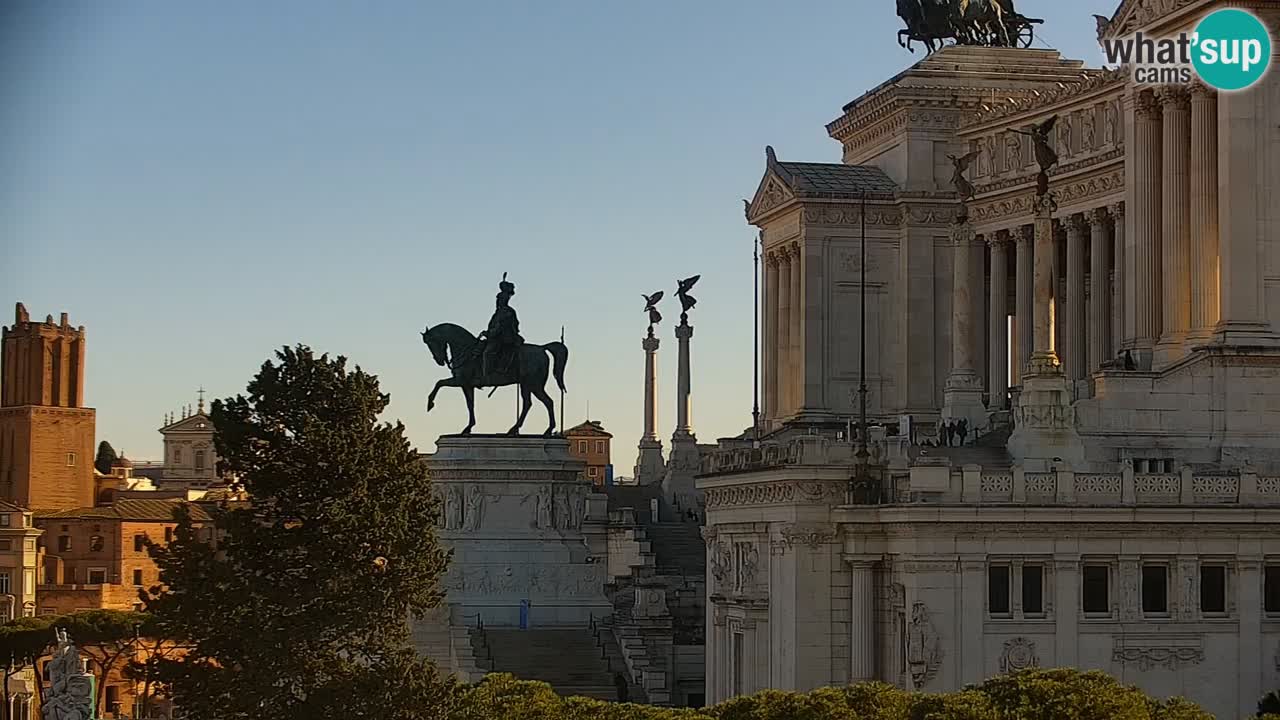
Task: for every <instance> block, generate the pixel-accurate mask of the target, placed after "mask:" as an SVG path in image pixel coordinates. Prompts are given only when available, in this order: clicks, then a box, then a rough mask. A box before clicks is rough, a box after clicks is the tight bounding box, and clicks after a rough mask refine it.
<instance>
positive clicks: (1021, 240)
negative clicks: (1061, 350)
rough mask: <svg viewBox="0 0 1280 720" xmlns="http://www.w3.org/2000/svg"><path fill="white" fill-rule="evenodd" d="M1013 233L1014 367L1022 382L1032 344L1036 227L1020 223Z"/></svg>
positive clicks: (1029, 360)
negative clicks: (1016, 263) (1033, 248)
mask: <svg viewBox="0 0 1280 720" xmlns="http://www.w3.org/2000/svg"><path fill="white" fill-rule="evenodd" d="M1014 236H1015V239H1016V240H1017V248H1018V267H1017V272H1016V274H1015V278H1014V282H1015V283H1016V287H1015V288H1014V292H1015V294H1016V295H1017V297H1016V301H1015V305H1014V311H1013V312H1014V315H1015V319H1016V321H1017V329H1018V331H1017V333H1015V334H1016V335H1017V336H1018V337H1017V340H1018V355H1017V361H1016V362H1015V364H1014V370H1015V371H1016V372H1017V373H1018V382H1019V383H1021V382H1022V375H1023V374H1024V373H1025V372H1026V370H1027V363H1029V362H1031V352H1032V348H1033V347H1034V338H1033V335H1034V332H1033V331H1032V317H1031V316H1032V315H1033V314H1034V313H1033V311H1032V309H1031V306H1032V304H1033V298H1034V296H1035V258H1034V253H1033V251H1032V246H1033V245H1032V243H1033V242H1034V241H1035V230H1034V229H1033V228H1032V226H1030V225H1023V226H1021V227H1019V228H1018V229H1016V230H1015V231H1014Z"/></svg>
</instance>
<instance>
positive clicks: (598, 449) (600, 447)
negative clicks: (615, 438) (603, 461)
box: [596, 440, 604, 455]
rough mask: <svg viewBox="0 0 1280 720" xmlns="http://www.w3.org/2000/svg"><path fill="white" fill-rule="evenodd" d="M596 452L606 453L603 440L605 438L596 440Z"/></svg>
mask: <svg viewBox="0 0 1280 720" xmlns="http://www.w3.org/2000/svg"><path fill="white" fill-rule="evenodd" d="M596 452H597V453H600V454H601V455H603V454H604V441H603V440H597V441H596Z"/></svg>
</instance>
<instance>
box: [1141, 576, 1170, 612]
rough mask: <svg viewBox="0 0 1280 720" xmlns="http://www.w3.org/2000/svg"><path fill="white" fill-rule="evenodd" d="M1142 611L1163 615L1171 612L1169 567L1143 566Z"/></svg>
mask: <svg viewBox="0 0 1280 720" xmlns="http://www.w3.org/2000/svg"><path fill="white" fill-rule="evenodd" d="M1142 612H1144V613H1147V614H1149V615H1162V614H1165V613H1167V612H1169V567H1168V566H1167V565H1143V566H1142Z"/></svg>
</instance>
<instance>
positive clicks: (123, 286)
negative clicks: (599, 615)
mask: <svg viewBox="0 0 1280 720" xmlns="http://www.w3.org/2000/svg"><path fill="white" fill-rule="evenodd" d="M1116 4H1117V3H1116V2H1115V0H1082V1H1081V2H1060V1H1055V2H1050V1H1047V0H1045V1H1041V0H1019V3H1018V6H1019V9H1020V10H1021V11H1022V12H1023V13H1025V14H1027V15H1032V16H1039V17H1043V18H1046V19H1047V23H1046V25H1045V26H1044V30H1043V36H1044V37H1045V38H1046V39H1047V40H1048V41H1049V42H1051V43H1053V44H1054V46H1056V47H1058V48H1059V49H1061V50H1063V51H1064V53H1065V54H1067V55H1068V56H1070V57H1076V58H1082V59H1086V60H1088V61H1089V62H1090V64H1097V63H1098V62H1100V53H1099V52H1098V50H1097V46H1096V44H1095V43H1094V21H1093V19H1092V18H1090V13H1094V12H1098V13H1105V14H1110V13H1111V11H1112V10H1114V7H1115V5H1116ZM898 27H899V21H898V19H897V17H896V16H895V14H894V3H893V2H892V1H891V0H876V1H874V2H873V1H871V0H807V1H803V2H794V3H777V2H764V1H763V0H739V1H737V2H728V1H727V0H700V1H699V2H675V1H672V0H656V1H655V0H647V1H637V0H632V1H631V2H621V1H620V0H563V1H548V2H499V1H497V0H472V1H471V2H461V1H455V2H425V1H423V2H391V1H384V2H376V3H357V2H304V1H302V0H296V1H289V2H286V1H280V2H270V3H261V2H239V1H233V2H219V3H174V2H160V1H159V0H156V1H153V2H130V1H120V2H111V3H100V2H52V3H51V2H39V1H31V2H15V1H14V0H10V2H7V3H5V4H4V5H3V7H2V8H0V300H2V301H3V303H4V307H3V309H2V313H3V315H2V316H0V321H2V322H3V323H4V324H10V323H11V322H12V315H11V313H12V303H13V302H14V301H16V300H21V301H23V302H24V303H25V304H26V306H27V308H28V309H29V310H30V311H31V313H32V315H33V316H37V317H40V318H43V317H44V316H45V315H46V314H53V315H54V317H55V318H56V317H57V314H58V313H59V312H61V311H67V312H69V313H70V314H71V320H72V322H73V323H74V324H82V325H84V326H86V328H87V329H88V333H89V343H90V344H89V350H88V372H87V375H86V381H87V385H88V388H87V393H86V396H87V400H88V403H89V404H90V405H91V406H94V407H96V408H97V409H98V437H99V439H106V440H109V441H110V442H112V443H113V444H114V445H115V446H116V448H117V449H123V450H124V451H125V452H127V453H128V454H129V455H130V456H131V457H135V458H155V457H158V456H159V453H160V436H159V435H158V434H157V433H156V428H157V427H158V426H159V425H160V421H161V418H162V416H163V414H164V413H165V412H167V411H170V410H176V409H177V408H178V407H179V406H180V404H182V403H187V402H191V403H194V402H195V391H196V388H197V387H198V386H200V385H204V387H205V388H206V389H208V390H209V392H210V394H211V396H217V397H222V396H226V395H230V394H234V393H236V392H237V391H240V390H242V389H243V388H244V385H245V383H246V381H247V380H248V379H249V377H250V376H251V375H252V374H253V373H254V372H255V370H256V369H257V367H258V366H259V365H260V364H261V363H262V361H263V360H264V359H266V358H267V357H268V356H269V355H270V354H271V353H272V350H273V349H274V348H275V347H278V346H280V345H282V344H293V343H298V342H302V343H307V344H309V345H311V346H313V347H314V348H316V349H317V350H324V351H330V352H334V353H340V354H345V355H347V356H348V357H349V358H351V360H352V361H353V362H356V363H359V364H360V365H361V366H363V367H364V368H366V369H368V370H370V371H372V372H374V373H376V374H377V375H379V377H380V378H381V381H382V386H383V389H384V390H385V391H387V392H390V393H391V398H392V403H391V407H390V409H389V413H388V415H389V417H390V418H400V419H402V420H403V421H404V422H405V424H406V425H407V426H408V430H409V434H410V436H411V438H412V439H413V440H414V442H415V443H416V444H417V445H418V446H419V447H420V448H422V449H424V450H428V451H429V450H431V449H432V448H433V443H434V440H435V438H436V437H437V436H438V435H439V434H441V433H444V432H454V431H456V430H458V429H459V428H460V427H461V426H462V425H463V424H464V422H465V410H464V405H463V401H462V397H461V395H460V394H458V393H457V391H444V392H442V394H441V398H440V403H439V404H438V406H437V409H436V410H435V411H434V412H433V413H432V414H431V415H429V416H427V415H424V413H423V408H424V399H425V395H426V393H427V391H428V390H429V389H430V387H431V385H432V383H434V382H435V380H436V379H438V378H439V377H441V376H442V369H441V368H438V367H436V366H435V364H434V363H432V362H431V361H430V358H429V355H428V353H427V352H426V349H425V347H424V346H423V345H422V343H421V339H420V337H419V335H418V332H419V331H420V330H421V328H422V326H423V325H424V324H425V323H430V324H433V325H434V324H436V323H439V322H445V321H452V322H457V323H459V324H462V325H465V326H468V327H471V328H474V329H476V330H478V329H480V328H481V327H483V325H484V323H485V322H487V319H488V316H489V313H490V312H491V310H492V305H493V296H494V293H495V292H496V289H497V287H496V286H497V282H498V279H499V278H500V277H501V275H502V273H503V271H508V272H510V273H511V276H512V279H513V280H514V281H515V282H516V284H517V286H518V295H517V296H516V298H515V300H514V303H513V304H514V305H515V307H516V308H517V309H518V310H519V313H520V318H521V324H522V330H523V334H524V336H525V337H526V339H528V340H529V341H532V342H546V341H549V340H552V339H554V338H556V337H558V336H559V333H560V326H561V324H564V325H565V326H566V333H567V340H568V344H569V346H570V350H571V359H570V367H569V375H568V384H569V391H570V394H569V395H568V397H567V412H566V419H567V420H568V421H569V424H573V423H575V422H578V421H581V420H582V419H583V418H584V417H585V415H586V408H587V403H588V402H590V406H591V415H592V417H593V418H594V419H599V420H601V421H603V422H604V423H605V426H606V427H607V428H608V429H609V430H610V431H612V432H613V433H614V434H615V441H614V448H615V450H614V463H615V466H616V473H617V474H619V475H630V474H631V467H630V466H631V464H632V463H633V461H634V456H635V445H636V441H637V439H638V435H639V432H640V425H641V406H640V403H641V381H642V369H643V353H642V351H641V349H640V339H641V337H642V335H643V332H644V327H645V318H644V315H643V314H642V312H641V309H642V306H643V301H642V300H641V298H640V293H641V292H649V291H652V290H656V289H663V290H665V291H666V292H667V296H668V300H667V301H666V302H665V304H664V306H663V310H664V312H665V313H666V314H667V317H668V319H671V318H674V317H675V316H676V315H678V304H677V303H676V302H675V301H674V299H673V298H671V296H672V291H673V289H674V286H675V280H676V278H677V277H684V276H687V275H692V274H695V273H701V274H702V281H701V283H700V284H699V285H698V288H697V292H695V295H696V296H697V297H698V298H699V304H698V308H697V310H696V311H695V312H694V316H693V320H694V324H695V327H696V335H695V338H694V346H693V355H694V357H693V381H694V385H693V387H694V427H695V430H696V431H697V433H698V436H699V438H700V439H701V440H703V441H713V440H714V439H715V438H716V437H718V436H725V435H730V434H736V433H737V432H740V431H741V430H742V429H743V428H745V427H747V426H748V425H749V424H750V411H751V324H752V322H751V317H752V316H751V303H752V296H751V245H752V242H753V239H754V232H753V230H752V229H751V228H750V227H748V226H747V225H746V223H745V221H744V220H743V217H742V202H741V199H742V198H744V197H750V195H751V194H752V193H753V192H754V190H755V186H756V183H757V182H758V181H759V179H760V176H761V173H762V171H763V168H764V151H763V148H764V146H765V145H766V144H772V145H774V146H775V147H776V148H777V150H778V153H779V156H780V157H781V158H782V159H784V160H807V161H830V162H836V161H838V160H839V157H840V153H839V147H838V145H837V144H836V143H835V142H834V141H832V140H830V139H828V138H827V137H826V134H825V131H824V130H823V125H824V124H825V123H826V122H828V121H830V120H832V119H834V118H835V117H836V116H837V115H838V114H839V111H840V107H841V106H842V105H843V104H844V103H846V102H848V101H849V100H851V99H853V98H854V97H856V96H858V95H859V94H861V93H862V92H864V91H865V90H867V89H868V88H870V87H873V86H875V85H876V84H878V83H880V82H881V81H883V80H884V79H886V78H887V77H888V76H889V75H891V74H892V73H894V72H897V71H899V70H901V69H903V68H904V67H906V66H907V65H909V64H910V63H912V62H914V61H915V60H917V59H919V57H920V55H919V53H918V52H917V54H916V55H911V54H909V53H907V52H906V51H905V50H902V49H900V48H899V47H898V46H897V44H896V42H895V39H894V33H895V31H896V30H897V28H898ZM671 328H672V325H671V324H670V323H669V322H668V323H664V326H663V327H662V335H661V336H662V338H663V347H662V351H661V355H660V376H659V380H660V389H661V398H660V402H661V405H660V408H659V413H660V414H659V417H660V426H659V434H660V435H661V436H663V437H669V436H670V433H671V430H672V427H673V424H674V420H675V418H674V406H675V339H674V337H673V336H672V329H671ZM512 403H513V398H512V391H511V390H510V389H504V390H499V392H498V394H496V395H495V396H494V397H493V398H492V399H489V400H482V401H479V403H478V404H479V407H478V413H479V418H480V423H479V425H478V427H477V430H478V431H486V432H497V431H502V430H505V429H506V427H507V426H508V425H509V424H510V421H511V417H512ZM540 412H541V410H540V409H535V410H534V411H533V412H532V413H531V414H530V420H529V424H528V425H527V428H528V429H529V430H533V431H540V430H541V429H542V427H543V421H544V417H543V416H542V415H540V414H539V413H540Z"/></svg>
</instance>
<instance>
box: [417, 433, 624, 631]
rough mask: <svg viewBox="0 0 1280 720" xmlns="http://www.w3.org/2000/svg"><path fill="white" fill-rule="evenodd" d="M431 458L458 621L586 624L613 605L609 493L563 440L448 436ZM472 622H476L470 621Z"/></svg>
mask: <svg viewBox="0 0 1280 720" xmlns="http://www.w3.org/2000/svg"><path fill="white" fill-rule="evenodd" d="M436 448H437V450H436V453H435V455H433V456H431V458H430V460H429V461H428V467H429V470H430V474H431V480H432V482H433V483H435V485H436V488H437V491H438V492H439V493H440V495H441V497H442V498H443V502H444V513H443V516H442V523H441V527H440V528H439V532H440V537H441V538H442V539H443V540H444V542H445V544H446V545H447V546H448V547H450V548H452V549H453V559H452V560H451V561H450V563H449V570H448V572H447V574H446V575H445V580H444V585H445V588H446V590H447V593H448V598H447V601H446V602H447V603H448V604H449V605H450V606H451V607H452V608H453V613H454V618H453V621H454V622H455V623H458V622H459V620H460V618H459V617H458V615H459V614H461V615H462V616H467V617H468V618H470V616H474V615H475V614H477V613H479V614H480V617H481V618H482V619H483V622H484V624H485V625H486V626H502V625H518V624H519V623H520V620H521V606H522V604H524V603H527V606H528V609H527V611H526V612H527V617H526V622H527V623H528V624H529V625H530V626H547V625H585V624H586V623H587V622H588V620H589V618H590V617H591V616H592V615H594V616H596V617H601V616H603V615H604V614H607V613H608V612H610V611H611V606H610V604H609V602H608V600H606V599H605V597H604V594H603V588H604V583H605V581H606V566H607V556H606V554H605V553H606V549H605V546H606V538H605V529H604V524H605V522H606V517H605V516H606V511H605V502H606V499H605V496H604V495H601V494H596V493H594V492H593V488H592V485H591V483H590V481H588V480H584V479H581V478H580V477H579V475H580V473H581V472H582V468H583V463H582V461H580V460H576V459H574V458H573V457H571V456H570V455H569V445H568V443H567V442H566V441H565V440H564V439H562V438H542V437H528V436H519V437H508V436H494V435H469V436H463V435H446V436H443V437H441V438H440V439H439V440H437V441H436ZM463 624H467V625H474V624H475V621H474V619H469V620H468V621H467V622H465V623H463Z"/></svg>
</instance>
